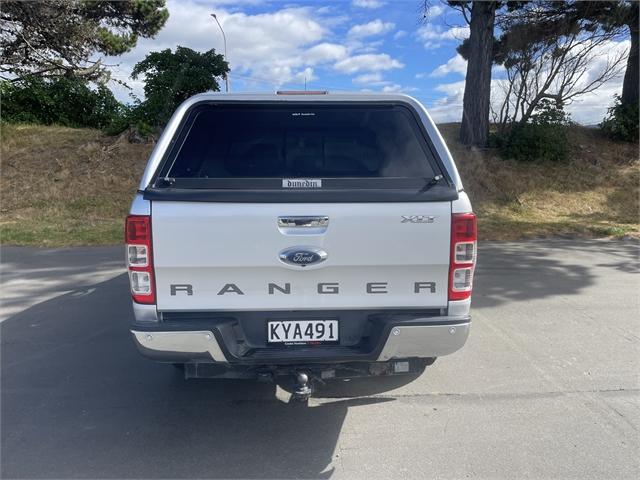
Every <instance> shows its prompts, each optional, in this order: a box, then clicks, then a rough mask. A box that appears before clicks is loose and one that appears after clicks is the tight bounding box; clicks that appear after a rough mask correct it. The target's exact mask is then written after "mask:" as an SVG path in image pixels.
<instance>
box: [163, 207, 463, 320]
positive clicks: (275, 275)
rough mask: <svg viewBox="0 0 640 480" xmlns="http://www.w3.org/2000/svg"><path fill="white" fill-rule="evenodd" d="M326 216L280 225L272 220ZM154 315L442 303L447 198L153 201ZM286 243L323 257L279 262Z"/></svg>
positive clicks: (446, 260)
mask: <svg viewBox="0 0 640 480" xmlns="http://www.w3.org/2000/svg"><path fill="white" fill-rule="evenodd" d="M291 217H307V218H309V217H310V218H322V219H325V218H326V219H328V220H327V221H326V224H325V225H323V226H316V227H312V228H309V227H308V226H283V225H282V223H279V221H278V220H279V218H291ZM152 219H153V221H152V232H153V253H154V265H155V278H156V285H157V305H158V309H159V310H161V311H188V310H198V311H202V310H212V311H216V310H269V309H273V310H311V309H358V308H378V307H379V308H385V307H386V308H392V307H445V306H446V305H447V281H448V268H449V242H450V235H451V226H450V225H451V204H450V202H416V203H400V202H397V203H322V204H312V203H305V204H296V203H287V204H281V203H268V204H264V203H255V204H254V203H208V202H172V201H159V202H158V201H156V202H153V203H152ZM289 248H293V249H294V250H295V249H299V250H300V251H320V252H322V254H323V255H324V254H326V259H324V261H322V262H320V263H316V264H308V265H306V266H304V267H303V266H301V265H300V264H294V265H291V264H288V263H285V262H284V261H283V260H282V259H281V257H280V255H281V253H282V252H283V251H285V250H287V249H289Z"/></svg>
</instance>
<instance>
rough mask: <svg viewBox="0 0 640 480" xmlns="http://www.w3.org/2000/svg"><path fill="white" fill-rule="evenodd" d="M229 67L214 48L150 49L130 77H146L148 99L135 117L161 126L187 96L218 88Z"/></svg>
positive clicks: (137, 107) (142, 103) (137, 108)
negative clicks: (203, 50)
mask: <svg viewBox="0 0 640 480" xmlns="http://www.w3.org/2000/svg"><path fill="white" fill-rule="evenodd" d="M228 71H229V66H228V64H227V62H226V61H225V60H224V56H223V55H219V54H217V53H216V52H215V50H214V49H211V50H209V51H207V52H204V53H199V52H196V51H194V50H191V49H190V48H186V47H181V46H178V47H177V48H176V51H175V52H172V51H171V50H170V49H166V50H162V51H161V52H151V53H150V54H148V55H147V56H146V57H145V58H144V60H142V61H141V62H139V63H138V64H137V65H136V66H135V67H134V68H133V72H132V75H131V77H132V78H133V79H137V78H138V77H140V76H144V80H145V86H144V93H145V97H146V98H145V100H144V101H143V102H141V103H140V104H139V105H138V106H136V107H135V108H134V112H133V120H134V122H135V123H143V124H147V125H153V126H162V125H163V124H164V123H166V121H167V120H168V119H169V117H170V116H171V114H172V113H173V111H174V110H175V109H176V108H177V107H178V105H180V103H182V102H183V101H185V100H186V99H187V98H189V97H191V96H192V95H195V94H197V93H202V92H206V91H211V90H214V91H218V90H220V86H219V84H218V81H217V77H223V76H224V75H226V74H227V72H228Z"/></svg>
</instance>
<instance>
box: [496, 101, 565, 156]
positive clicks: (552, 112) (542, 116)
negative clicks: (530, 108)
mask: <svg viewBox="0 0 640 480" xmlns="http://www.w3.org/2000/svg"><path fill="white" fill-rule="evenodd" d="M529 120H530V121H529V122H527V123H521V122H518V123H514V124H512V125H510V126H509V128H508V129H507V130H506V131H505V132H503V133H502V134H496V135H495V136H493V137H492V144H493V146H496V147H498V148H499V149H500V151H501V153H502V155H503V156H504V157H506V158H512V159H514V160H519V161H524V162H531V161H536V160H548V161H554V162H560V161H565V160H567V158H568V156H569V145H568V140H567V127H568V125H569V118H568V115H567V114H566V113H565V112H564V111H563V110H561V109H559V108H557V107H556V106H555V105H554V104H552V103H551V102H550V101H549V100H543V101H542V102H540V106H539V107H538V109H537V110H536V113H535V114H534V115H532V116H531V118H530V119H529Z"/></svg>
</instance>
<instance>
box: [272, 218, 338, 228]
mask: <svg viewBox="0 0 640 480" xmlns="http://www.w3.org/2000/svg"><path fill="white" fill-rule="evenodd" d="M327 225H329V217H326V216H320V217H307V216H292V217H278V227H280V228H318V227H325V228H326V226H327Z"/></svg>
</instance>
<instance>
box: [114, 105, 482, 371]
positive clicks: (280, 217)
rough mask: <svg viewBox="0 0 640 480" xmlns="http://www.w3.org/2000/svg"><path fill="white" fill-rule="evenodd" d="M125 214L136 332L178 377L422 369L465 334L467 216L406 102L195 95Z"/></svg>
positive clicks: (472, 240) (440, 153) (472, 251)
mask: <svg viewBox="0 0 640 480" xmlns="http://www.w3.org/2000/svg"><path fill="white" fill-rule="evenodd" d="M130 213H131V215H130V216H129V217H128V218H127V227H126V243H127V265H128V268H129V277H130V283H131V293H132V297H133V306H134V313H135V321H134V323H133V325H132V328H131V331H132V334H133V338H134V340H135V342H136V344H137V346H138V348H139V350H140V351H141V352H142V353H143V354H144V355H146V356H148V357H151V358H153V359H156V360H159V361H163V362H170V363H174V364H181V365H185V366H186V372H187V375H188V376H191V377H202V376H227V377H228V376H256V375H257V376H261V375H278V374H282V373H283V372H291V371H297V372H300V371H305V372H310V373H311V374H314V373H317V374H318V375H322V376H325V377H326V376H337V374H336V372H342V374H344V375H347V376H348V375H349V373H348V372H352V374H354V375H355V374H358V375H367V374H394V373H411V372H419V371H421V370H422V369H423V368H424V366H425V365H427V364H430V363H432V362H433V361H434V360H435V358H436V357H439V356H443V355H447V354H450V353H453V352H455V351H456V350H458V349H460V348H461V347H462V346H463V344H464V343H465V341H466V339H467V336H468V332H469V326H470V315H469V307H470V299H471V290H472V283H473V273H474V267H475V262H476V237H477V233H476V222H475V216H474V214H473V213H472V211H471V205H470V203H469V200H468V198H467V196H466V194H465V192H464V190H463V188H462V184H461V182H460V178H459V176H458V173H457V170H456V168H455V165H454V163H453V161H452V159H451V156H450V154H449V152H448V150H447V148H446V146H445V144H444V142H443V140H442V138H441V136H440V134H439V133H438V131H437V129H436V127H435V126H434V124H433V122H432V121H431V119H430V118H429V116H428V115H427V113H426V111H425V110H424V108H423V107H422V106H421V105H420V104H419V103H418V102H416V101H415V100H414V99H412V98H410V97H407V96H403V95H344V94H339V95H336V94H312V95H291V94H281V95H276V94H274V95H228V94H227V95H221V94H204V95H198V96H196V97H193V98H192V99H190V100H188V101H187V102H185V104H183V105H182V106H181V107H180V108H179V109H178V111H177V112H176V113H175V114H174V116H173V118H172V120H171V121H170V122H169V124H168V125H167V127H166V129H165V131H164V133H163V135H162V137H161V139H160V140H159V142H158V145H157V146H156V149H155V150H154V152H153V154H152V156H151V158H150V160H149V164H148V166H147V169H146V171H145V173H144V176H143V179H142V181H141V183H140V188H139V191H138V193H137V195H136V197H135V199H134V201H133V204H132V207H131V212H130ZM327 372H328V373H327ZM345 372H346V373H345Z"/></svg>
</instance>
